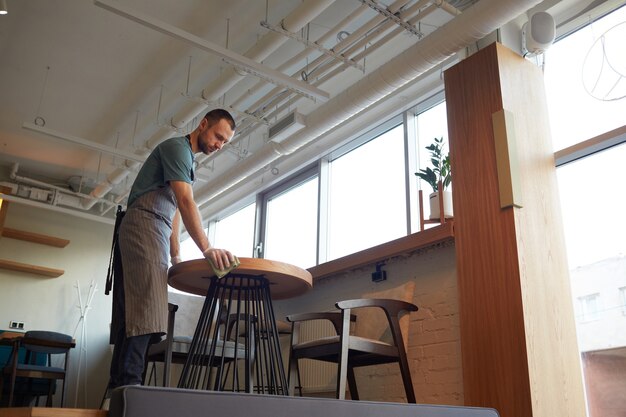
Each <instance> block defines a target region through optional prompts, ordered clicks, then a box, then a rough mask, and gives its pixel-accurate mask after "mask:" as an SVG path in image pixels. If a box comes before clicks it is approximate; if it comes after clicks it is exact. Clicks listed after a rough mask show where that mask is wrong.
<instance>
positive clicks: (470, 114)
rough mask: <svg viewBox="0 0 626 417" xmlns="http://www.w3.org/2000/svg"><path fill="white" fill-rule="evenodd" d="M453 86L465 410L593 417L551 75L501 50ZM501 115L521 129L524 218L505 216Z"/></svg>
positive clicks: (476, 61) (450, 74)
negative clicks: (566, 236) (573, 292)
mask: <svg viewBox="0 0 626 417" xmlns="http://www.w3.org/2000/svg"><path fill="white" fill-rule="evenodd" d="M445 85H446V101H447V109H448V130H449V138H450V139H449V140H450V156H451V163H452V174H453V181H454V188H453V193H454V196H453V197H454V212H455V219H454V220H455V236H456V237H455V245H456V252H457V271H458V284H459V298H460V300H459V303H460V316H461V345H462V360H463V381H464V395H465V403H466V404H467V405H475V406H491V407H495V408H496V409H498V411H499V412H500V413H501V415H502V416H503V417H517V416H520V417H521V416H536V417H538V416H541V417H544V416H545V417H548V416H550V417H552V416H554V415H567V416H579V415H580V416H582V415H584V403H583V402H582V400H583V397H582V395H583V393H582V383H581V382H577V381H582V380H581V377H580V371H579V362H578V361H577V349H576V337H575V333H573V332H572V330H573V314H572V313H571V300H570V296H569V277H568V273H567V268H566V264H565V259H566V257H565V251H564V245H563V240H562V235H563V234H562V226H561V223H560V219H559V218H558V212H559V208H558V204H556V203H558V201H557V200H556V199H558V195H557V194H556V193H557V189H556V179H555V169H554V165H553V163H552V165H550V163H551V158H552V150H551V145H550V140H549V129H548V127H547V118H546V116H545V114H546V113H545V112H544V109H545V96H544V92H543V80H542V77H541V72H540V71H539V69H538V68H536V67H535V66H534V65H532V64H531V63H529V62H527V61H526V60H524V59H523V58H521V57H520V56H518V55H516V54H515V53H513V52H512V51H509V50H508V49H506V48H504V47H502V46H501V45H497V44H493V45H491V46H489V47H487V48H485V49H483V50H482V51H480V52H478V53H476V54H475V55H473V56H471V57H469V58H467V59H466V60H465V61H463V62H461V63H459V64H458V65H456V66H454V67H452V68H451V69H449V70H447V71H446V72H445ZM502 109H505V110H507V111H510V112H511V113H512V115H513V118H514V122H515V123H514V125H515V126H514V128H515V137H516V139H517V140H516V144H518V147H517V149H516V151H517V156H518V163H519V167H520V173H521V175H520V178H521V181H520V182H521V194H522V196H521V198H522V201H523V207H522V208H513V207H508V208H503V209H501V208H500V198H499V192H498V174H497V168H496V150H495V144H494V134H493V127H492V115H493V114H494V113H496V112H499V111H501V110H502ZM537 112H544V113H543V114H542V115H541V117H538V116H537ZM520 144H521V145H520ZM568 306H569V307H568ZM559 351H562V352H566V353H565V356H562V355H559V354H558V352H559ZM572 353H573V355H572ZM554 355H556V356H554ZM566 379H572V380H573V381H572V382H568V381H566ZM566 410H567V411H566Z"/></svg>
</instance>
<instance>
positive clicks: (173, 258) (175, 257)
mask: <svg viewBox="0 0 626 417" xmlns="http://www.w3.org/2000/svg"><path fill="white" fill-rule="evenodd" d="M170 262H171V263H172V266H174V265H176V264H178V263H180V262H181V259H180V256H172V258H171V259H170Z"/></svg>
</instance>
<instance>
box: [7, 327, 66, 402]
mask: <svg viewBox="0 0 626 417" xmlns="http://www.w3.org/2000/svg"><path fill="white" fill-rule="evenodd" d="M12 342H13V343H12V349H11V353H10V355H9V360H8V362H7V364H6V366H5V367H4V368H3V372H2V374H3V376H4V375H8V376H9V383H10V388H9V401H8V406H9V407H11V406H12V405H13V396H14V394H15V387H16V381H17V380H18V378H20V379H22V380H23V379H26V382H32V381H33V380H35V379H38V380H41V379H44V380H48V392H47V394H46V395H47V400H46V407H50V406H52V395H53V394H54V392H55V388H56V381H57V380H59V379H60V380H62V381H63V384H62V389H61V407H63V406H64V405H65V380H66V377H67V367H68V364H69V355H70V349H71V348H73V347H75V346H76V343H75V342H74V341H73V340H72V336H69V335H66V334H62V333H56V332H49V331H39V330H36V331H29V332H26V333H25V334H24V337H22V338H15V339H13V341H12ZM20 348H24V349H25V350H26V356H25V360H24V363H20V362H19V360H18V358H19V350H20ZM39 355H44V356H45V359H44V360H43V364H42V361H41V360H39V359H38V356H39ZM52 355H63V365H62V366H61V367H58V366H53V365H52ZM3 381H4V378H0V392H2V389H3V386H2V385H3ZM22 385H24V386H25V387H26V388H28V386H29V384H22ZM24 394H26V395H28V394H29V393H28V392H24ZM32 395H33V396H36V397H37V398H39V395H41V392H32Z"/></svg>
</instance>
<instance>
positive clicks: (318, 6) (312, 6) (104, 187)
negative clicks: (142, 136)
mask: <svg viewBox="0 0 626 417" xmlns="http://www.w3.org/2000/svg"><path fill="white" fill-rule="evenodd" d="M334 1H335V0H307V1H305V2H303V3H302V4H300V5H299V6H298V7H297V8H296V9H295V10H294V11H293V12H292V13H291V14H289V15H288V16H287V17H285V18H284V19H283V21H282V23H281V24H282V27H283V28H284V29H285V30H289V31H292V32H297V31H298V30H300V29H301V28H302V27H304V26H305V25H306V24H307V23H309V22H310V21H311V20H313V19H314V18H315V17H317V16H318V15H319V14H320V13H321V12H323V11H324V10H325V9H326V8H327V7H328V6H330V5H331V4H332V3H334ZM286 41H287V39H286V38H284V37H283V36H280V35H278V34H276V33H274V32H269V33H267V34H266V35H265V36H263V37H262V38H261V39H259V41H258V42H257V43H256V44H255V45H254V46H253V47H252V48H250V49H249V50H248V51H247V52H246V53H245V54H244V56H245V57H247V58H250V59H253V60H256V61H262V60H264V59H265V58H267V57H268V56H269V55H270V54H271V53H272V52H274V51H276V50H277V49H278V48H279V47H280V46H282V45H283V44H284V43H285V42H286ZM243 78H244V76H242V75H239V74H238V73H237V72H235V70H233V69H232V68H229V69H227V70H226V71H224V72H223V73H222V75H221V76H220V77H219V78H218V79H217V80H216V81H214V82H213V83H211V84H210V85H209V86H207V87H206V88H205V89H204V90H203V93H202V95H203V98H204V99H205V100H208V101H211V100H215V99H217V98H219V97H220V96H222V95H223V94H225V93H226V92H227V91H228V90H230V89H231V88H232V87H234V86H235V85H236V84H237V83H238V82H239V81H240V80H242V79H243ZM206 110H207V104H206V103H204V102H195V101H190V102H187V104H186V106H185V108H183V109H182V110H181V111H179V112H178V114H177V115H175V116H174V117H172V126H171V127H169V126H167V127H161V128H160V129H159V130H158V131H157V132H156V133H155V134H154V135H152V137H151V138H149V139H148V140H147V141H146V146H145V148H144V149H143V150H142V154H143V155H145V156H147V155H148V153H149V152H150V151H151V150H152V149H154V148H155V147H156V146H157V145H158V144H159V143H161V142H163V141H164V140H166V139H169V138H170V137H171V136H172V134H174V133H175V132H176V129H177V128H178V127H184V126H186V125H187V124H188V123H189V121H192V120H193V119H194V118H196V117H198V115H201V114H202V113H203V112H205V111H206ZM130 168H131V169H136V168H137V167H136V166H131V167H130ZM130 173H131V170H129V169H126V168H117V169H116V170H114V171H113V172H112V173H111V174H109V175H108V176H107V179H106V180H105V181H104V182H102V183H100V184H98V185H97V186H96V187H95V188H94V190H93V191H92V193H91V195H92V196H93V197H95V198H102V197H104V196H105V195H106V194H107V193H108V192H109V191H111V189H112V188H113V187H114V186H115V185H117V184H119V183H120V182H121V181H122V180H124V178H126V177H127V176H128V175H129V174H130ZM90 208H91V207H90Z"/></svg>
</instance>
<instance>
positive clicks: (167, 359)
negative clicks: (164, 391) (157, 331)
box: [144, 303, 256, 390]
mask: <svg viewBox="0 0 626 417" xmlns="http://www.w3.org/2000/svg"><path fill="white" fill-rule="evenodd" d="M168 310H169V313H168V323H167V335H166V337H165V339H163V340H161V341H160V342H158V343H155V344H152V345H150V346H149V348H148V352H147V354H146V366H145V367H144V384H145V383H146V382H148V383H149V382H150V380H151V379H152V376H153V375H154V377H155V383H156V375H155V368H156V366H155V364H156V362H163V386H164V387H169V386H170V374H171V364H172V363H176V364H184V363H185V362H186V361H187V358H188V353H189V348H190V345H191V342H192V337H191V336H175V335H174V324H175V320H176V312H177V311H178V305H176V304H173V303H168ZM222 316H223V317H220V322H219V324H218V326H220V330H219V332H218V337H219V339H218V340H216V342H215V343H216V346H215V348H214V349H215V351H214V353H213V355H212V356H213V360H212V362H211V364H208V363H205V367H207V368H208V367H218V368H224V369H221V371H219V372H217V374H218V376H217V378H218V379H221V380H222V381H223V380H224V378H223V377H222V376H220V375H225V374H227V373H228V371H227V369H230V367H231V366H235V365H233V363H234V362H237V361H244V360H245V358H246V353H245V345H244V343H243V338H242V336H243V334H242V333H241V331H240V333H239V334H235V329H236V328H238V325H237V321H244V320H245V315H243V314H240V315H239V317H238V316H237V315H236V314H230V315H227V314H223V315H222ZM251 323H252V325H253V326H254V324H255V323H256V319H254V318H252V320H251ZM241 328H243V325H242V326H241ZM254 334H255V332H252V335H251V337H250V340H251V345H252V346H254V345H255V344H254V339H253V337H254ZM223 335H226V336H227V337H226V338H224V336H223ZM209 348H210V343H209V345H208V346H207V351H208V350H209ZM207 355H208V352H207ZM254 359H255V358H254V349H252V353H251V357H250V362H249V363H246V364H245V367H246V368H245V369H246V373H248V375H250V374H251V373H252V364H253V363H254ZM200 361H201V362H203V361H204V360H203V359H200ZM149 363H152V367H151V371H150V374H149V375H148V378H147V381H146V371H147V369H148V364H149ZM207 372H208V370H207ZM233 390H235V389H233Z"/></svg>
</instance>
